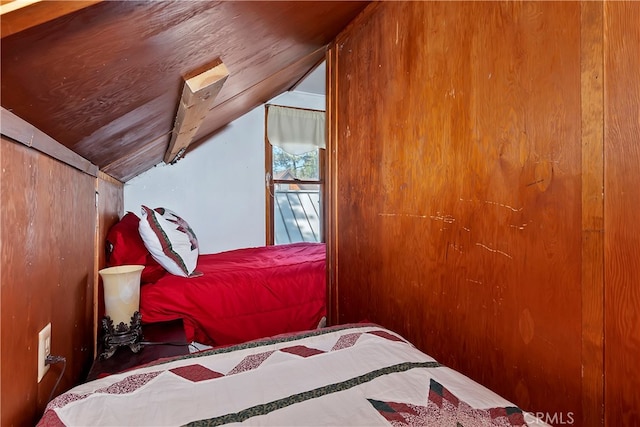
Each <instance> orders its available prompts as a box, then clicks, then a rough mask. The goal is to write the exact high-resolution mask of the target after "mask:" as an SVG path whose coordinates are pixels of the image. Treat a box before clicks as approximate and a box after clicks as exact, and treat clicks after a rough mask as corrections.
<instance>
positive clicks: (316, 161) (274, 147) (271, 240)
mask: <svg viewBox="0 0 640 427" xmlns="http://www.w3.org/2000/svg"><path fill="white" fill-rule="evenodd" d="M273 107H274V106H267V113H266V114H267V123H269V114H273V110H272V109H273ZM280 108H282V107H280ZM270 110H271V111H270ZM287 110H297V111H296V112H295V113H300V112H309V111H310V110H302V109H293V108H289V107H287ZM313 112H314V113H322V123H321V126H322V146H324V112H316V111H313ZM285 127H286V126H285ZM293 137H294V138H297V139H296V141H295V142H296V143H295V144H294V145H295V146H293V148H292V145H291V144H289V145H287V144H286V143H285V144H280V143H279V142H281V141H283V140H284V139H286V138H283V137H282V136H281V135H276V134H274V133H273V132H269V124H267V138H266V144H265V146H266V148H265V168H266V178H267V179H266V184H267V191H266V202H267V203H266V204H267V209H266V211H267V227H266V228H267V239H266V240H267V244H276V245H278V244H284V243H296V242H322V241H324V234H323V228H324V227H323V224H322V223H323V203H322V196H323V186H324V176H323V171H324V163H325V149H324V148H319V147H318V146H317V145H316V143H307V144H304V143H303V142H302V141H300V140H301V139H305V138H304V137H302V138H300V137H296V136H293ZM274 142H275V143H274ZM287 150H291V151H293V152H294V153H291V152H289V151H287Z"/></svg>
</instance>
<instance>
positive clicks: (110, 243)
mask: <svg viewBox="0 0 640 427" xmlns="http://www.w3.org/2000/svg"><path fill="white" fill-rule="evenodd" d="M139 222H140V218H138V216H137V215H136V214H134V213H133V212H127V213H126V215H125V216H123V217H122V219H121V220H120V221H118V222H117V223H116V224H114V225H113V227H111V228H110V229H109V232H108V233H107V242H106V244H107V248H106V249H107V266H108V267H114V266H117V265H128V264H137V265H144V266H145V268H144V270H142V277H141V279H140V283H154V282H157V281H158V279H160V278H161V277H162V276H164V274H165V273H166V270H165V269H164V268H163V267H162V266H161V265H160V264H158V262H157V261H156V260H155V259H153V257H152V256H151V254H150V253H149V251H148V250H147V248H146V247H145V245H144V242H143V241H142V238H141V237H140V233H139V232H138V223H139Z"/></svg>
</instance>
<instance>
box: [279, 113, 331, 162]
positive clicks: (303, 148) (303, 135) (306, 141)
mask: <svg viewBox="0 0 640 427" xmlns="http://www.w3.org/2000/svg"><path fill="white" fill-rule="evenodd" d="M268 108H269V110H268V113H267V138H268V139H269V142H270V143H271V145H274V146H276V147H280V148H281V149H283V150H284V151H286V152H287V153H290V154H295V155H297V154H303V153H308V152H309V151H312V150H315V149H317V148H325V147H326V143H325V112H324V111H313V110H304V109H300V108H292V107H282V106H279V105H269V107H268Z"/></svg>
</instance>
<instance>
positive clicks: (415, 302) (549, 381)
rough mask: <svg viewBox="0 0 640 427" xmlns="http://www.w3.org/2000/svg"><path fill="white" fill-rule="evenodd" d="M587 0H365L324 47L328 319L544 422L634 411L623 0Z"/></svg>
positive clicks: (627, 48)
mask: <svg viewBox="0 0 640 427" xmlns="http://www.w3.org/2000/svg"><path fill="white" fill-rule="evenodd" d="M604 5H606V6H604ZM604 5H603V3H601V2H583V3H580V2H547V3H543V2H518V3H515V2H466V3H461V2H384V3H377V4H374V5H371V6H369V7H368V8H367V10H366V11H365V13H363V14H362V15H361V16H360V17H359V18H358V19H357V20H356V21H355V22H353V23H352V24H351V25H350V26H349V27H348V28H347V29H346V30H345V31H344V32H343V33H342V34H341V35H340V36H339V37H338V38H337V39H336V42H335V44H334V46H333V47H332V51H331V52H330V54H329V58H328V59H329V61H328V66H329V68H328V69H329V77H328V82H329V94H328V108H329V110H328V116H329V118H330V125H329V126H330V129H329V135H330V141H329V147H328V149H329V150H328V151H329V155H330V161H329V183H328V184H329V188H330V193H331V198H330V201H329V206H328V212H329V218H328V225H329V227H328V230H329V236H328V238H327V242H328V256H329V261H328V264H329V277H330V289H329V298H330V301H331V305H332V306H331V310H330V314H331V319H330V321H331V322H332V323H341V322H353V321H361V320H364V319H366V320H370V321H374V322H378V323H381V324H383V325H384V326H387V327H390V328H392V329H395V330H397V331H398V332H400V333H402V334H403V335H405V336H406V337H407V338H409V339H410V340H411V341H412V342H414V343H415V344H416V345H417V346H418V347H419V348H421V349H422V350H425V351H427V352H428V353H430V354H431V355H433V356H434V357H436V358H437V359H439V360H440V361H441V362H443V363H445V364H447V365H450V366H452V367H453V368H456V369H458V370H460V371H462V372H464V373H466V374H467V375H469V376H470V377H472V378H473V379H475V380H477V381H479V382H481V383H483V384H485V385H487V386H488V387H490V388H492V389H493V390H495V391H497V392H498V393H500V394H502V395H504V396H505V397H507V398H509V399H511V400H512V401H514V402H516V403H517V404H518V405H520V406H521V407H523V408H524V409H527V410H530V411H533V412H540V413H542V414H543V416H544V417H545V419H546V420H547V421H549V422H551V423H552V424H571V423H576V424H578V425H585V426H586V425H602V424H603V418H606V419H607V421H608V424H609V425H633V424H634V422H635V423H639V421H638V415H637V414H638V408H639V404H638V398H637V396H638V394H637V393H635V392H634V391H633V390H637V388H638V385H640V374H639V372H638V368H637V367H633V366H635V365H632V362H631V360H632V359H633V360H635V359H637V355H638V354H640V351H639V349H638V346H637V343H638V339H637V337H638V334H639V332H638V330H639V329H638V328H637V325H638V306H639V295H640V292H639V286H640V285H639V283H640V280H639V276H638V274H639V273H638V263H639V261H638V260H639V259H640V257H638V253H640V250H639V247H638V235H640V230H638V226H637V225H634V224H635V223H633V216H632V215H635V212H637V211H638V208H639V204H640V202H639V198H640V196H639V194H640V192H638V190H637V185H638V183H639V182H640V177H639V175H638V173H639V172H638V169H639V168H638V165H639V164H640V162H639V155H638V144H637V138H638V135H639V132H638V127H637V126H638V118H639V117H640V116H639V115H638V104H639V100H638V78H637V76H638V75H637V70H638V69H639V68H638V59H637V58H638V56H639V55H637V53H638V51H639V49H640V42H638V33H637V32H638V27H637V26H633V25H632V24H631V23H632V22H638V3H633V2H631V3H627V2H620V3H619V2H611V3H609V2H607V3H605V4H604ZM632 52H635V53H633V54H632ZM620 58H624V59H623V60H621V59H620ZM604 77H606V79H605V78H604ZM605 82H606V84H605ZM605 117H606V124H607V126H606V136H605V135H603V128H604V127H605ZM605 147H606V149H605ZM603 153H605V155H603ZM605 170H606V171H607V172H606V177H605V172H604V171H605ZM634 183H635V186H634ZM603 184H604V188H605V192H604V194H606V195H607V196H609V197H608V198H607V197H605V198H606V200H607V203H606V205H605V202H604V199H603ZM611 195H614V196H613V197H610V196H611ZM604 218H606V221H605V220H604ZM632 223H633V224H632ZM603 236H604V237H603ZM622 236H624V237H622ZM605 242H606V245H605ZM605 293H606V297H605ZM605 299H606V305H605ZM605 321H606V334H607V335H606V336H605ZM605 337H606V339H605ZM634 338H636V339H634ZM605 341H606V342H607V345H606V352H605V351H604V344H603V343H604V342H605ZM605 354H606V355H607V359H606V360H605ZM605 365H606V367H607V371H606V372H607V374H608V375H606V376H605V375H604V373H605V370H604V368H603V366H605ZM605 383H606V388H605ZM622 383H624V384H625V386H621V384H622ZM605 394H606V396H605ZM612 400H613V401H614V402H615V403H612ZM605 401H606V402H607V403H608V404H609V405H611V406H610V407H609V408H607V410H606V411H604V410H603V408H604V402H605ZM605 412H606V416H605ZM630 422H631V424H629V423H630Z"/></svg>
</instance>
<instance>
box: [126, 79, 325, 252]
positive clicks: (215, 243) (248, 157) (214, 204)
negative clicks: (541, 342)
mask: <svg viewBox="0 0 640 427" xmlns="http://www.w3.org/2000/svg"><path fill="white" fill-rule="evenodd" d="M270 103H271V104H277V105H285V106H292V107H293V106H295V107H302V108H311V109H317V110H324V109H325V96H324V95H318V94H311V93H305V92H301V91H294V92H287V93H284V94H282V95H280V96H278V97H276V98H274V99H272V100H271V101H270ZM264 114H265V113H264V106H259V107H257V108H255V109H253V110H252V111H250V112H249V113H247V114H245V115H244V116H242V117H240V118H238V119H237V120H235V121H233V122H232V123H231V124H229V125H228V126H227V127H225V128H224V129H223V130H222V131H220V132H218V133H217V134H216V135H215V136H213V137H212V138H211V139H210V140H208V141H206V142H204V143H203V144H200V145H199V146H198V147H197V148H196V149H194V150H193V151H190V152H188V153H187V155H186V156H185V157H184V158H183V159H181V160H179V161H178V162H177V163H176V164H175V165H165V164H164V163H161V164H159V165H157V166H156V167H154V168H152V169H150V170H148V171H147V172H145V173H143V174H141V175H139V176H137V177H135V178H133V179H131V180H130V181H129V182H127V183H126V184H125V186H124V208H125V212H127V211H131V212H134V213H135V214H136V215H138V216H140V206H141V205H146V206H148V207H150V208H152V209H153V208H156V207H159V206H162V207H165V208H168V209H171V210H173V211H174V212H176V213H177V214H178V215H180V216H181V217H182V218H184V219H185V220H186V221H187V222H188V223H189V225H190V226H191V228H193V230H194V232H195V233H196V236H197V237H198V242H199V244H200V253H203V254H206V253H215V252H221V251H225V250H230V249H237V248H243V247H254V246H262V245H264V244H265V235H266V231H265V194H264V188H265V179H264V173H265V170H264Z"/></svg>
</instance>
